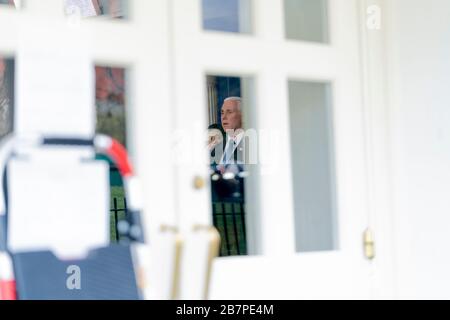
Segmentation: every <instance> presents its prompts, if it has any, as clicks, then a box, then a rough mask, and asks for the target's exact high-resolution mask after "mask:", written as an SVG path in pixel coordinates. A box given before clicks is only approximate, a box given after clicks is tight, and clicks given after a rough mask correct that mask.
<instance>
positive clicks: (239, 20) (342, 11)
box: [171, 0, 370, 299]
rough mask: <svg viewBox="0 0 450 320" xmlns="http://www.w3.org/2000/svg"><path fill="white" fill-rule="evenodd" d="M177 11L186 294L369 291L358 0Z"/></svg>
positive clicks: (241, 2)
mask: <svg viewBox="0 0 450 320" xmlns="http://www.w3.org/2000/svg"><path fill="white" fill-rule="evenodd" d="M172 3H173V6H172V8H171V10H172V11H171V13H172V23H173V39H172V41H173V48H172V49H173V58H174V65H173V66H174V73H173V74H174V92H175V96H176V101H175V117H174V125H175V128H176V131H177V133H178V135H177V137H178V138H179V139H177V144H176V145H177V152H176V154H177V161H178V162H177V163H176V165H175V168H176V169H175V181H176V197H177V202H176V212H177V214H178V222H179V226H180V229H181V230H182V232H183V234H184V235H185V240H186V250H184V252H183V256H182V268H183V269H182V271H183V272H181V279H180V297H181V298H194V299H201V298H204V297H206V296H208V297H209V298H213V299H278V298H287V299H291V298H315V297H317V298H349V297H364V296H367V295H368V294H369V277H368V270H369V265H370V264H369V262H368V260H367V259H366V258H365V256H364V252H363V237H362V235H363V232H364V230H365V229H366V228H367V219H368V203H367V181H366V158H365V149H364V148H365V147H364V146H365V140H364V139H365V135H364V123H363V118H364V117H363V109H362V105H361V99H362V86H361V83H360V76H361V75H360V72H361V70H360V65H359V58H360V56H359V48H360V47H359V34H358V32H359V27H360V24H359V19H358V17H359V11H358V6H357V1H348V0H329V1H327V0H323V1H322V0H320V1H318V0H284V1H271V0H257V1H250V0H233V1H215V0H192V1H186V0H174V1H173V2H172ZM197 182H200V183H197ZM199 226H202V228H203V230H204V229H205V228H206V227H207V226H215V228H216V229H217V230H218V232H219V234H220V236H221V245H220V248H219V252H218V254H219V257H218V258H216V259H214V262H213V264H212V268H211V269H206V270H205V264H206V262H205V260H203V259H200V258H199V257H204V256H205V255H204V254H203V256H202V255H200V254H199V253H198V252H197V251H198V250H200V249H199V248H200V247H199V246H197V247H196V246H195V244H198V242H197V241H198V239H197V238H198V237H196V236H195V230H198V227H199ZM203 249H204V248H203Z"/></svg>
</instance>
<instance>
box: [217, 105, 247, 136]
mask: <svg viewBox="0 0 450 320" xmlns="http://www.w3.org/2000/svg"><path fill="white" fill-rule="evenodd" d="M221 118H222V126H223V129H224V130H225V131H229V130H237V129H241V128H242V114H241V111H239V102H238V101H232V100H231V101H225V102H224V103H223V106H222V116H221Z"/></svg>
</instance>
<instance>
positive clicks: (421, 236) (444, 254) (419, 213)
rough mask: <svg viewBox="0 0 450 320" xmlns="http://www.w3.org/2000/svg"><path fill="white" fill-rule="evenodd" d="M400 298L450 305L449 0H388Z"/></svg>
mask: <svg viewBox="0 0 450 320" xmlns="http://www.w3.org/2000/svg"><path fill="white" fill-rule="evenodd" d="M388 2H389V6H390V10H389V15H390V19H389V21H390V24H389V27H390V29H389V30H388V32H389V37H390V41H389V50H390V54H389V56H388V57H389V60H390V63H389V65H390V77H389V82H390V83H389V88H390V89H391V94H390V98H391V100H390V110H391V135H392V136H391V137H392V140H391V142H392V145H391V146H392V164H393V165H392V172H393V183H394V193H393V195H392V199H393V209H394V215H395V224H394V232H395V233H394V234H395V241H396V255H395V257H396V258H395V259H396V276H395V279H396V285H397V295H398V297H401V298H450V25H449V22H450V1H448V0H428V1H424V0H388Z"/></svg>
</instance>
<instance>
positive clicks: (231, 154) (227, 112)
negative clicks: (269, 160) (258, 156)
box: [218, 97, 245, 174]
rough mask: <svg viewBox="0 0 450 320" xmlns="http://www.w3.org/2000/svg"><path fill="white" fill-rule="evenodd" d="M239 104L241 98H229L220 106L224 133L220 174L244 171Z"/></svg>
mask: <svg viewBox="0 0 450 320" xmlns="http://www.w3.org/2000/svg"><path fill="white" fill-rule="evenodd" d="M241 104H242V100H241V98H239V97H230V98H227V99H225V101H224V103H223V106H222V111H221V120H222V126H223V129H224V131H225V132H226V142H225V148H224V153H223V157H222V159H221V161H220V165H219V168H218V169H219V170H220V171H221V173H222V174H223V173H225V172H227V171H230V170H231V171H232V172H233V173H235V174H236V173H238V172H241V171H243V170H244V167H243V165H244V156H245V140H244V136H245V132H244V129H243V128H242V110H241Z"/></svg>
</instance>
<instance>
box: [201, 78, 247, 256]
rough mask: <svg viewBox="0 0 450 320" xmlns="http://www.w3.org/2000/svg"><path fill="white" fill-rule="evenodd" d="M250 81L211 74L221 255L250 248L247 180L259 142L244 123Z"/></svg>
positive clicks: (212, 168)
mask: <svg viewBox="0 0 450 320" xmlns="http://www.w3.org/2000/svg"><path fill="white" fill-rule="evenodd" d="M249 82H251V80H249V79H246V78H239V77H225V76H216V75H210V76H208V77H207V92H208V110H207V111H208V116H209V122H208V124H209V127H208V139H207V145H208V152H209V155H210V162H209V166H210V171H211V200H212V214H213V217H212V218H213V219H212V220H213V223H214V226H215V227H216V228H217V230H218V231H219V233H220V235H221V239H222V241H221V249H220V255H221V256H239V255H247V254H248V252H249V250H248V246H247V227H248V226H247V213H248V210H247V208H246V207H247V203H246V193H247V191H249V190H245V184H246V179H247V177H248V175H249V173H248V168H249V164H250V163H251V161H250V160H249V158H250V155H249V153H250V147H251V145H252V143H256V141H255V140H251V136H250V135H249V130H248V128H246V127H244V123H245V121H244V117H245V115H246V113H247V111H248V109H249V103H248V102H247V101H248V100H247V99H246V96H247V94H246V92H248V90H245V89H246V88H248V87H249ZM253 146H254V145H253ZM249 192H251V191H249Z"/></svg>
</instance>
